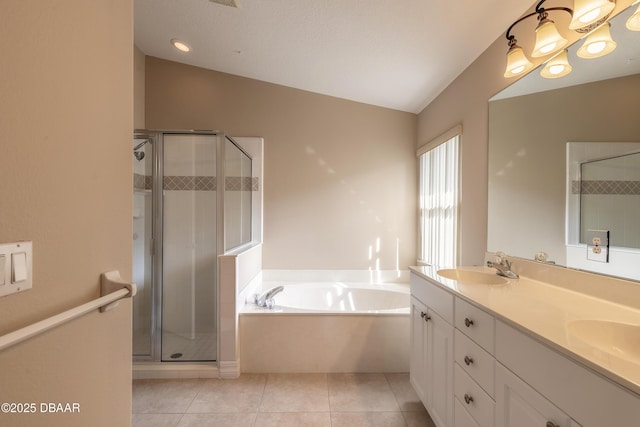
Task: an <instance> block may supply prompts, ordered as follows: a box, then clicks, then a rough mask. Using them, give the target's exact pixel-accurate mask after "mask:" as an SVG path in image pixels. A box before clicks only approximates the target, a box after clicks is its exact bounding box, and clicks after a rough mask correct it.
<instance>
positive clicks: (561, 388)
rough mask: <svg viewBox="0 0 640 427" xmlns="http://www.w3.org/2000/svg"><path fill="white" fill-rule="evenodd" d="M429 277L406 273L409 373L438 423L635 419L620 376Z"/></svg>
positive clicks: (569, 424) (561, 424) (634, 398)
mask: <svg viewBox="0 0 640 427" xmlns="http://www.w3.org/2000/svg"><path fill="white" fill-rule="evenodd" d="M425 277H430V276H428V275H426V276H425ZM431 280H433V282H432V281H430V280H427V279H426V278H424V277H422V276H421V275H418V274H416V273H412V274H411V295H412V298H411V311H412V317H411V319H412V321H411V328H412V331H411V333H412V343H411V355H410V356H411V364H410V378H411V383H412V385H413V386H414V388H415V389H416V391H417V393H418V395H419V397H420V399H421V400H422V402H423V403H424V405H425V407H426V408H427V410H428V411H429V414H430V415H431V417H432V418H433V420H434V422H435V423H436V425H437V426H438V427H494V426H495V427H604V426H620V427H640V396H639V395H638V394H637V393H634V392H633V391H631V390H630V389H629V388H626V387H624V386H623V384H624V380H622V379H620V380H619V381H614V380H613V379H612V378H610V377H607V376H606V375H604V374H603V373H602V372H599V368H598V366H597V365H591V364H589V363H584V362H582V361H581V360H580V359H576V358H577V357H578V356H577V355H575V354H573V353H572V352H570V351H569V350H568V349H565V348H563V347H559V346H558V345H557V344H553V342H551V341H548V340H547V339H546V338H545V337H544V336H540V335H537V334H535V333H534V332H532V331H531V330H530V329H527V328H525V327H523V326H520V325H519V324H518V323H515V322H513V321H512V320H510V319H509V317H508V316H505V315H502V314H495V313H494V312H493V311H489V310H487V311H485V310H484V309H483V307H484V306H483V305H482V304H481V303H471V302H470V301H473V299H471V298H469V297H463V296H462V295H463V294H461V293H460V292H459V291H458V290H457V289H456V288H453V287H452V288H448V287H447V286H446V285H439V284H436V283H439V282H436V281H435V279H431ZM477 286H482V285H477Z"/></svg>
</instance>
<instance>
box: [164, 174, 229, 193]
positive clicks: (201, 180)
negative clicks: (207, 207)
mask: <svg viewBox="0 0 640 427" xmlns="http://www.w3.org/2000/svg"><path fill="white" fill-rule="evenodd" d="M162 185H163V188H164V189H165V190H173V191H194V190H195V191H216V189H217V187H218V183H217V179H216V177H215V176H181V175H171V176H165V177H164V179H163V181H162Z"/></svg>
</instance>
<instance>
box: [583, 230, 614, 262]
mask: <svg viewBox="0 0 640 427" xmlns="http://www.w3.org/2000/svg"><path fill="white" fill-rule="evenodd" d="M587 259H588V260H590V261H598V262H609V230H587Z"/></svg>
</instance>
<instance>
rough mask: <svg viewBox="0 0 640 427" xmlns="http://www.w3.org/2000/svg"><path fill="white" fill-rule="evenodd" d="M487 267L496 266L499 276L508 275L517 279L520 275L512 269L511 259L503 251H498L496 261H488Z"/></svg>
mask: <svg viewBox="0 0 640 427" xmlns="http://www.w3.org/2000/svg"><path fill="white" fill-rule="evenodd" d="M487 267H489V268H495V269H496V274H497V275H498V276H504V277H508V278H509V279H517V278H518V277H520V276H518V275H517V274H516V273H515V272H513V271H511V261H509V260H508V259H507V256H506V255H505V254H504V253H502V252H497V253H496V258H495V261H487Z"/></svg>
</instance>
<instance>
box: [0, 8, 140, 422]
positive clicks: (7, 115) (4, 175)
mask: <svg viewBox="0 0 640 427" xmlns="http://www.w3.org/2000/svg"><path fill="white" fill-rule="evenodd" d="M0 22H1V25H0V52H2V59H1V60H0V76H2V78H1V79H0V93H1V94H2V96H0V141H1V142H0V146H1V147H2V154H1V155H0V194H2V196H3V199H2V203H1V206H2V207H1V209H0V212H1V215H0V242H13V241H18V240H32V241H33V289H31V290H28V291H25V292H22V293H20V294H16V295H11V296H7V297H4V298H0V334H5V333H8V332H11V331H13V330H15V329H18V328H20V327H23V326H27V325H29V324H30V323H32V322H34V321H38V320H41V319H44V318H46V317H48V316H51V315H53V314H56V313H58V312H61V311H64V310H66V309H69V308H72V307H74V306H75V305H78V304H80V303H84V302H87V301H89V300H91V299H93V298H95V297H97V296H98V295H99V275H100V273H101V272H104V271H108V270H111V269H118V270H120V272H121V273H122V275H123V277H125V278H127V277H130V275H131V227H132V217H131V211H132V208H131V174H132V171H131V164H132V163H131V130H132V125H133V124H132V117H133V109H132V104H133V100H132V93H133V86H132V69H133V63H132V56H133V49H132V41H133V31H132V30H133V29H132V22H133V7H132V1H131V0H95V1H91V2H87V1H84V0H65V1H56V2H40V1H38V2H32V1H27V2H25V1H22V0H3V1H2V2H0ZM130 311H131V304H130V301H129V300H127V301H125V302H124V303H123V304H121V305H120V307H118V308H117V309H116V310H114V311H112V312H109V313H105V314H99V313H98V312H97V311H96V312H94V313H91V314H88V315H87V316H85V317H83V318H81V319H77V320H75V321H73V322H71V323H69V324H67V325H65V326H62V327H60V328H58V329H55V330H53V331H50V332H47V333H45V334H44V335H41V336H40V337H36V338H33V339H31V340H29V341H27V342H25V343H23V344H19V345H18V346H16V347H12V348H9V349H7V350H4V351H2V352H0V367H1V369H0V384H1V385H0V402H34V403H37V404H39V403H40V402H56V403H63V404H64V403H79V404H80V408H81V412H80V413H79V414H67V415H61V414H14V415H11V414H9V415H7V414H2V413H0V425H10V426H41V425H47V426H126V425H129V423H130V412H131V382H130V379H131V369H130V366H131V312H130Z"/></svg>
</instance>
